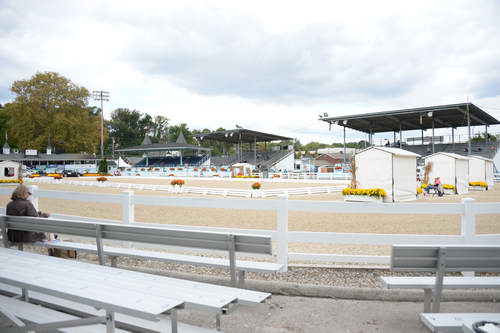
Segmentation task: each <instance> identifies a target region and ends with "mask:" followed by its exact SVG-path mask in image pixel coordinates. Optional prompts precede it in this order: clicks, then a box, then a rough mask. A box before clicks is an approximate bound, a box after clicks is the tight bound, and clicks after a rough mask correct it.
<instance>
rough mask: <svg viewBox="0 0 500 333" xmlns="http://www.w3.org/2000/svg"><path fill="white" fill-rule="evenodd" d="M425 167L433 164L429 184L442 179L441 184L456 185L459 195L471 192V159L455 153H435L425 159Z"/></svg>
mask: <svg viewBox="0 0 500 333" xmlns="http://www.w3.org/2000/svg"><path fill="white" fill-rule="evenodd" d="M424 159H425V165H426V166H427V164H429V163H431V162H432V169H431V172H430V173H429V182H430V183H432V181H433V180H434V178H436V177H439V178H441V184H443V185H444V184H448V185H454V186H455V188H456V192H457V194H464V193H468V192H469V159H468V158H467V157H465V156H462V155H458V154H453V153H434V154H432V155H429V156H426V157H424Z"/></svg>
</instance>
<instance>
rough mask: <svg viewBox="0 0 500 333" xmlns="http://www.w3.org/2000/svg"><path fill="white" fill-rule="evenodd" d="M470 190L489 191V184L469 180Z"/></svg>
mask: <svg viewBox="0 0 500 333" xmlns="http://www.w3.org/2000/svg"><path fill="white" fill-rule="evenodd" d="M469 190H472V191H488V184H487V183H485V182H469Z"/></svg>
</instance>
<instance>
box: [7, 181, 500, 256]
mask: <svg viewBox="0 0 500 333" xmlns="http://www.w3.org/2000/svg"><path fill="white" fill-rule="evenodd" d="M11 192H12V188H0V195H9V194H10V193H11ZM39 198H50V199H56V200H77V201H86V202H99V203H101V204H105V203H115V204H120V205H121V207H122V220H121V221H115V222H117V223H120V222H121V223H126V224H133V223H139V222H136V221H135V205H147V206H171V207H185V208H187V209H189V208H223V209H241V210H259V211H274V212H276V226H277V227H276V230H255V229H234V228H218V227H200V226H181V225H175V224H169V225H165V224H162V226H165V227H170V228H172V227H173V228H178V229H184V230H204V231H222V232H232V233H240V234H264V235H270V236H272V237H273V241H275V245H276V256H277V261H278V262H279V263H281V264H284V265H285V266H287V265H288V261H289V260H292V261H308V262H316V263H319V262H350V263H353V262H358V263H377V264H388V263H389V256H370V255H340V254H314V253H289V251H288V245H289V243H293V242H301V243H322V244H362V245H391V244H442V245H448V244H450V245H451V244H499V243H500V234H477V232H476V217H477V216H478V215H482V214H500V203H498V202H491V203H484V202H476V201H475V200H474V199H470V198H465V199H462V202H460V203H425V204H423V203H396V204H393V203H387V204H382V203H354V202H333V201H299V200H293V201H290V200H288V199H287V198H286V197H280V198H277V199H274V200H261V199H257V200H249V199H231V198H179V197H165V196H144V195H134V193H133V191H131V190H127V191H124V192H123V193H122V194H100V193H79V192H62V191H48V190H38V189H37V188H36V186H35V188H34V191H33V201H34V203H35V204H36V205H37V204H38V199H39ZM296 211H301V212H304V211H305V212H311V213H331V214H339V213H352V214H388V215H389V214H411V215H413V214H419V215H422V217H423V218H424V217H425V216H426V215H428V216H429V215H431V216H436V215H459V216H460V217H461V232H460V234H459V235H416V234H373V233H337V232H305V231H289V229H288V221H289V219H288V214H289V212H296ZM55 217H56V216H55ZM66 218H67V216H66ZM72 218H74V219H76V220H97V219H93V218H86V217H72ZM374 218H378V217H374ZM380 218H383V217H380ZM200 219H203V217H202V216H201V217H200ZM498 219H499V221H500V215H499V216H498ZM106 221H108V222H109V220H106ZM141 224H143V223H141ZM156 226H158V225H156Z"/></svg>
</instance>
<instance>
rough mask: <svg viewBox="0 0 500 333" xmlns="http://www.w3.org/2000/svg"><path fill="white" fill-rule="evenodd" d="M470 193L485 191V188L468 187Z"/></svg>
mask: <svg viewBox="0 0 500 333" xmlns="http://www.w3.org/2000/svg"><path fill="white" fill-rule="evenodd" d="M469 190H471V191H486V187H483V186H469Z"/></svg>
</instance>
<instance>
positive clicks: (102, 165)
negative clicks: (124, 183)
mask: <svg viewBox="0 0 500 333" xmlns="http://www.w3.org/2000/svg"><path fill="white" fill-rule="evenodd" d="M98 172H99V173H108V161H106V159H104V160H101V161H100V162H99V171H98Z"/></svg>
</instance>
